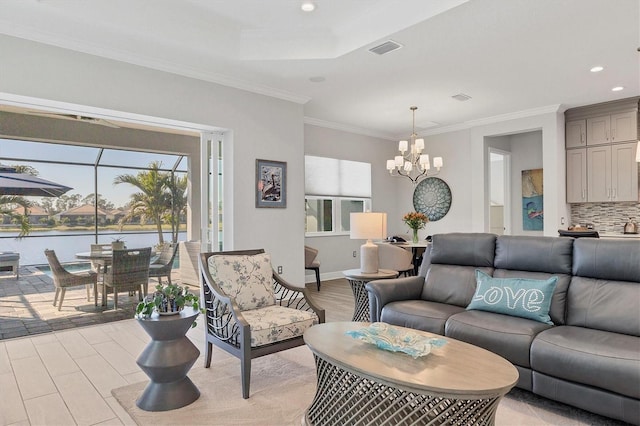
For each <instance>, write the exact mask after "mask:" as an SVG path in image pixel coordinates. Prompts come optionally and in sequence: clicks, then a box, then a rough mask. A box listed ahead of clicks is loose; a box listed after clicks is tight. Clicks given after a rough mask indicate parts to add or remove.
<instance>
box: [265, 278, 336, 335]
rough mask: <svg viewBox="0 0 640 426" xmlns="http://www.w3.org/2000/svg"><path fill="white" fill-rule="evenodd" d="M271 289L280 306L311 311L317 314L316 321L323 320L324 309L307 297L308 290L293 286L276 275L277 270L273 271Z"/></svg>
mask: <svg viewBox="0 0 640 426" xmlns="http://www.w3.org/2000/svg"><path fill="white" fill-rule="evenodd" d="M273 289H274V292H275V296H276V303H278V304H279V305H280V306H284V307H286V308H293V309H298V310H300V311H313V312H315V314H316V315H317V316H318V322H319V323H320V324H322V323H324V322H325V312H324V309H322V308H320V307H319V306H318V305H316V304H315V303H314V302H313V300H312V299H311V297H309V291H308V290H307V289H306V288H305V287H297V286H294V285H293V284H291V283H289V282H287V281H286V280H285V279H284V278H282V277H281V276H280V275H278V273H277V272H275V271H273ZM301 296H302V297H301Z"/></svg>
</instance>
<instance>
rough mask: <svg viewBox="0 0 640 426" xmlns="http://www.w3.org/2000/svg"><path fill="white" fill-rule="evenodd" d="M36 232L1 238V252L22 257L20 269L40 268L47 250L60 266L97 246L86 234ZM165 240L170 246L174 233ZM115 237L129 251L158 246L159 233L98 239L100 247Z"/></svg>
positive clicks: (183, 238) (181, 237)
mask: <svg viewBox="0 0 640 426" xmlns="http://www.w3.org/2000/svg"><path fill="white" fill-rule="evenodd" d="M73 234H74V232H73V231H64V232H61V231H37V232H32V233H30V234H29V236H28V237H26V238H22V239H17V238H16V237H17V235H18V233H17V232H15V233H8V232H7V233H2V234H0V251H14V252H17V253H20V265H21V266H23V265H40V264H46V263H47V259H46V258H45V256H44V250H45V249H52V250H55V251H56V255H57V256H58V258H59V259H60V261H61V262H76V261H79V259H78V258H77V257H76V253H79V252H86V251H89V250H90V248H91V244H94V243H95V237H94V236H93V235H87V233H86V231H83V232H77V234H82V235H73ZM163 235H164V240H165V241H166V242H171V232H164V233H163ZM116 237H122V238H123V240H124V242H125V245H126V246H127V248H139V247H154V246H155V245H156V244H158V233H157V232H149V233H144V234H140V233H127V232H122V233H118V234H115V235H98V243H99V244H109V243H111V242H112V241H113V240H114V239H115V238H116ZM186 239H187V233H186V232H179V233H178V241H186Z"/></svg>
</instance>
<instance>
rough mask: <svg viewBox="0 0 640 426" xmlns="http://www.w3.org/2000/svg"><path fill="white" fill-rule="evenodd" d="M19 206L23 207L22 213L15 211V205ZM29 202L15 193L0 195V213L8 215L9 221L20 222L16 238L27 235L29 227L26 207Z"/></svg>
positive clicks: (29, 204) (28, 205)
mask: <svg viewBox="0 0 640 426" xmlns="http://www.w3.org/2000/svg"><path fill="white" fill-rule="evenodd" d="M16 205H18V206H21V207H22V208H23V209H24V214H18V213H16V212H15V206H16ZM30 206H31V203H30V202H29V201H28V200H27V199H26V198H24V197H20V196H17V195H0V215H4V216H9V218H10V219H11V222H14V223H19V224H20V234H18V238H21V237H24V236H25V235H27V234H28V233H29V231H30V229H31V225H30V224H29V217H28V213H29V212H28V210H27V209H28V208H29V207H30Z"/></svg>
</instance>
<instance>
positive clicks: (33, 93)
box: [0, 36, 304, 285]
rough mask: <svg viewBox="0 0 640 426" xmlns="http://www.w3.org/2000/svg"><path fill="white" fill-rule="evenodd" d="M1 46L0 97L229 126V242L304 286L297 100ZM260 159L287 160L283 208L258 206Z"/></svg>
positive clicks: (65, 53) (48, 50)
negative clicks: (265, 255) (261, 252)
mask: <svg viewBox="0 0 640 426" xmlns="http://www.w3.org/2000/svg"><path fill="white" fill-rule="evenodd" d="M0 52H2V53H1V57H2V59H1V60H0V76H1V78H0V102H2V100H3V99H5V100H6V99H8V98H11V97H12V96H15V95H20V96H26V97H30V98H33V99H42V100H45V101H43V102H45V103H46V101H47V100H50V101H60V102H65V103H70V104H75V105H84V106H88V107H91V108H104V109H107V110H112V111H122V112H126V113H133V114H141V115H145V116H151V117H160V118H164V119H169V120H179V121H184V122H189V123H197V124H202V125H205V126H209V127H221V128H225V129H229V132H230V134H232V138H229V139H231V140H232V142H231V143H232V156H231V157H232V164H231V165H230V167H229V168H228V169H226V170H225V172H227V176H226V179H225V184H226V185H225V202H226V203H227V205H228V206H229V205H230V211H229V212H228V213H229V214H227V215H226V216H225V225H226V226H231V229H230V231H231V232H232V235H233V247H226V248H227V249H231V248H234V249H246V248H257V247H262V248H264V249H265V250H266V251H267V252H269V253H271V255H272V262H273V264H274V265H282V266H283V268H284V274H283V275H284V276H285V277H286V278H287V279H289V280H291V281H292V282H293V283H294V284H298V285H301V284H302V282H303V280H304V268H303V265H304V260H303V259H304V250H303V245H304V238H303V235H304V234H303V226H304V225H303V220H304V179H303V155H304V144H303V136H304V135H303V106H302V105H300V104H295V103H292V102H287V101H283V100H279V99H275V98H271V97H268V96H262V95H257V94H253V93H249V92H245V91H242V90H237V89H233V88H229V87H225V86H220V85H217V84H213V83H208V82H205V81H201V80H196V79H193V78H186V77H181V76H178V75H174V74H170V73H166V72H161V71H156V70H151V69H148V68H144V67H140V66H135V65H130V64H126V63H122V62H118V61H113V60H109V59H104V58H99V57H96V56H92V55H87V54H83V53H78V52H73V51H70V50H65V49H60V48H56V47H52V46H47V45H44V44H40V43H34V42H30V41H26V40H22V39H17V38H13V37H6V36H0ZM225 140H226V138H225ZM257 158H261V159H267V160H278V161H285V162H287V166H288V169H287V173H288V179H287V186H288V188H287V199H288V200H287V208H286V209H256V208H255V194H254V186H255V183H254V179H255V177H254V173H255V172H254V170H255V160H256V159H257Z"/></svg>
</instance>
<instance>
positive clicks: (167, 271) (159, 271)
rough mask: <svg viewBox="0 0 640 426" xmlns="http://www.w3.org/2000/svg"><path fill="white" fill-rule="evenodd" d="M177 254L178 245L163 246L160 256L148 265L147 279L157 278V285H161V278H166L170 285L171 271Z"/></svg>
mask: <svg viewBox="0 0 640 426" xmlns="http://www.w3.org/2000/svg"><path fill="white" fill-rule="evenodd" d="M177 252H178V244H168V245H165V246H164V248H163V249H162V251H161V252H160V256H159V257H158V258H157V259H156V260H155V261H153V262H152V263H151V265H149V277H150V278H151V277H153V278H158V284H162V277H167V280H168V281H169V284H171V270H172V269H173V261H174V259H175V258H176V253H177Z"/></svg>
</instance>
